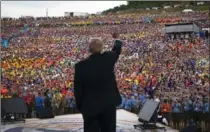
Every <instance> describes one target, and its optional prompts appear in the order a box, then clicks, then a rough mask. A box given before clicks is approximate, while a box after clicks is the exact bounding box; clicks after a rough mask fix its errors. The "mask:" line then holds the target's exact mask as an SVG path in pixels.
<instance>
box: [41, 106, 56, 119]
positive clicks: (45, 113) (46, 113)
mask: <svg viewBox="0 0 210 132" xmlns="http://www.w3.org/2000/svg"><path fill="white" fill-rule="evenodd" d="M38 118H40V119H47V118H54V115H53V112H52V109H51V108H40V109H39V117H38Z"/></svg>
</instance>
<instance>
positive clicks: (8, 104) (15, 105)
mask: <svg viewBox="0 0 210 132" xmlns="http://www.w3.org/2000/svg"><path fill="white" fill-rule="evenodd" d="M1 110H2V111H3V113H4V114H6V113H11V114H14V113H17V114H19V113H22V114H27V113H28V109H27V106H26V103H25V100H24V98H8V99H1Z"/></svg>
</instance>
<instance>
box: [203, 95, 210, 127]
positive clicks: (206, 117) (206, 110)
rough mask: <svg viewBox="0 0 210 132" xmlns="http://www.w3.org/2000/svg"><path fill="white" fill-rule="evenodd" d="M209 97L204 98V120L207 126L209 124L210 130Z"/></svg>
mask: <svg viewBox="0 0 210 132" xmlns="http://www.w3.org/2000/svg"><path fill="white" fill-rule="evenodd" d="M208 100H209V99H208V97H207V98H205V99H204V104H203V120H204V122H205V128H208V124H209V129H208V130H210V123H209V122H210V113H209V101H208Z"/></svg>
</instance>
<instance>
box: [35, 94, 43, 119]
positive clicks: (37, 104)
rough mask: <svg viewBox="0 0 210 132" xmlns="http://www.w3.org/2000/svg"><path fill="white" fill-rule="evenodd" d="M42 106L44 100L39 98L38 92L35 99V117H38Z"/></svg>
mask: <svg viewBox="0 0 210 132" xmlns="http://www.w3.org/2000/svg"><path fill="white" fill-rule="evenodd" d="M43 105H44V99H43V97H42V96H41V92H38V94H37V96H36V98H35V110H36V117H39V116H40V110H41V109H42V108H43Z"/></svg>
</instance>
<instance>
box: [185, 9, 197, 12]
mask: <svg viewBox="0 0 210 132" xmlns="http://www.w3.org/2000/svg"><path fill="white" fill-rule="evenodd" d="M182 12H194V11H193V10H192V9H184V10H183V11H182Z"/></svg>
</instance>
